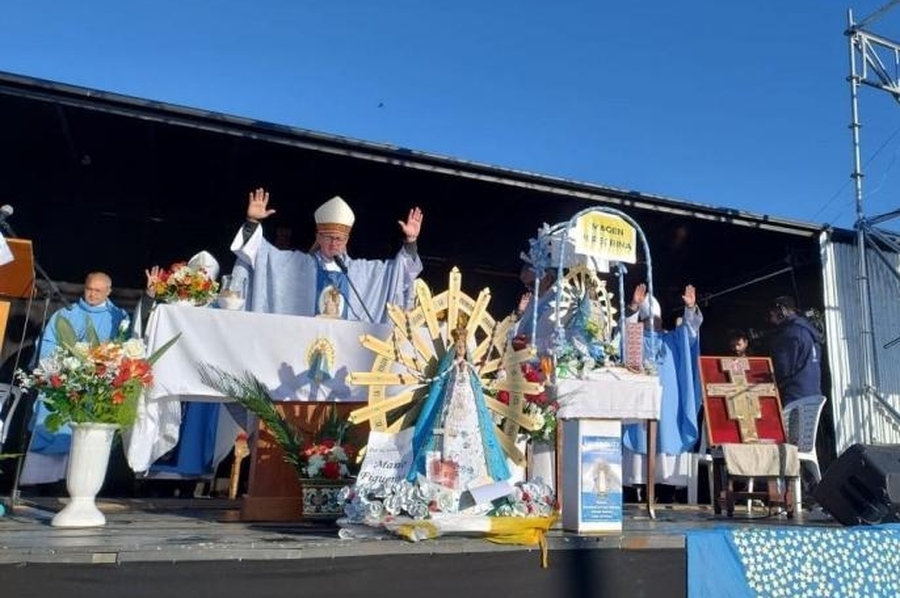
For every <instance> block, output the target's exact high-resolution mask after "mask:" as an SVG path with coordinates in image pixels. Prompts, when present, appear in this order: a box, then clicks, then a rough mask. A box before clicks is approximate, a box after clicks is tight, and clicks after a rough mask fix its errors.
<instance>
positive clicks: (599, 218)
mask: <svg viewBox="0 0 900 598" xmlns="http://www.w3.org/2000/svg"><path fill="white" fill-rule="evenodd" d="M573 233H574V237H575V238H574V241H575V252H576V253H579V254H582V255H589V256H593V257H595V258H598V259H602V260H608V261H614V262H625V263H628V264H633V263H635V262H636V261H637V234H636V232H635V229H634V227H633V226H631V225H630V224H628V223H627V222H625V220H623V219H622V218H621V217H619V216H615V215H612V214H604V213H598V212H592V213H588V214H585V215H584V216H581V217H580V218H579V219H578V222H577V223H576V224H575V229H574V231H573Z"/></svg>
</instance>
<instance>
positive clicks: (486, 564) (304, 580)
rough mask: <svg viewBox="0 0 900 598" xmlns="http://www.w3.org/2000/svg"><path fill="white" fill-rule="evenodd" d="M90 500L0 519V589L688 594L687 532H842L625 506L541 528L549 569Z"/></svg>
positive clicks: (491, 555)
mask: <svg viewBox="0 0 900 598" xmlns="http://www.w3.org/2000/svg"><path fill="white" fill-rule="evenodd" d="M98 503H99V505H100V507H101V509H102V510H103V511H104V513H105V514H106V516H107V520H108V521H107V524H106V525H105V526H103V527H97V528H85V529H60V528H54V527H52V526H50V519H51V518H52V516H53V514H54V512H55V511H56V510H58V509H59V508H61V507H62V505H63V502H62V501H61V499H57V498H28V499H22V500H21V501H20V502H19V503H17V505H16V507H15V508H14V509H13V510H12V512H7V514H6V515H5V516H4V517H2V518H0V547H2V550H0V584H2V586H3V587H6V588H9V587H14V588H15V587H21V588H22V589H23V590H29V591H28V592H26V594H20V593H15V594H11V595H16V596H23V595H31V593H30V591H34V593H33V595H35V596H37V595H46V594H39V593H37V588H41V589H43V590H45V591H48V592H49V591H56V590H57V589H59V588H60V587H63V586H66V587H67V588H69V589H68V590H67V592H68V593H69V595H70V596H77V595H78V592H77V591H75V593H72V587H73V586H72V581H73V577H74V578H76V579H80V580H82V581H83V582H84V584H85V592H87V591H88V590H89V588H90V584H89V582H88V580H89V579H91V577H92V576H95V575H96V576H97V579H110V577H109V576H110V575H112V576H123V579H129V578H130V577H129V576H128V573H127V572H129V571H131V572H134V574H135V575H136V576H138V577H140V578H141V579H143V580H144V581H142V582H141V584H144V586H146V588H147V595H152V594H151V593H150V590H149V588H150V587H155V588H156V589H155V591H156V592H157V593H156V594H155V595H156V596H158V595H159V592H165V591H166V590H165V589H164V587H162V586H160V585H158V584H159V583H161V582H162V580H163V579H168V580H170V581H171V580H172V579H179V578H183V579H184V581H185V583H188V584H191V583H195V584H198V585H197V586H196V587H197V588H201V587H207V589H209V588H211V587H212V586H216V587H218V588H219V589H218V590H216V591H215V592H213V591H212V590H211V589H210V593H212V594H213V595H216V596H230V595H235V596H237V595H241V594H240V593H239V591H243V592H249V591H253V592H255V593H257V594H259V595H276V594H278V592H279V588H281V587H282V586H281V585H279V584H284V589H287V588H290V587H291V580H292V579H293V583H294V584H298V583H300V584H302V586H303V587H307V589H311V590H312V589H314V588H318V589H317V590H315V591H312V592H311V593H307V594H306V595H313V596H315V595H325V594H326V593H325V591H324V588H332V589H333V588H335V587H343V586H342V583H343V582H342V581H341V579H342V578H343V577H344V576H345V575H349V574H350V573H351V572H352V573H353V575H354V576H355V577H356V578H358V579H359V583H360V584H361V585H360V586H359V587H357V586H348V587H346V588H344V589H343V590H342V593H341V594H337V595H342V596H354V595H359V596H369V597H371V596H379V595H395V594H392V592H393V591H395V590H396V588H395V587H392V584H395V583H396V581H391V580H392V579H397V578H398V579H404V580H406V582H409V583H413V582H414V581H415V580H416V579H418V581H416V582H415V583H417V584H418V585H419V588H420V589H421V590H423V591H426V592H427V594H428V595H429V598H432V597H434V596H444V595H447V596H450V595H458V594H453V591H452V588H455V587H458V588H460V591H466V592H470V594H469V595H472V596H480V595H488V592H490V593H492V594H495V595H511V596H517V597H518V596H532V595H534V596H545V597H546V596H582V595H583V596H588V595H593V596H598V595H602V596H619V595H623V596H624V595H628V596H637V597H641V596H646V597H651V596H667V597H669V596H687V557H686V549H685V546H686V537H687V535H688V533H689V532H690V531H692V530H693V531H697V530H715V529H720V528H723V527H725V528H735V529H740V528H759V527H767V528H779V529H781V528H798V527H818V528H832V527H834V528H840V526H839V524H837V523H836V522H834V521H833V520H832V519H831V518H830V517H828V516H827V515H825V514H822V513H820V512H812V513H810V512H804V513H803V514H801V516H799V517H796V518H794V519H787V518H786V517H784V516H769V515H768V512H767V511H766V510H764V509H762V508H757V509H754V510H753V511H752V512H751V513H749V514H748V513H747V512H746V511H745V510H743V509H741V510H738V512H736V513H735V516H734V517H733V518H728V517H725V516H716V515H714V514H713V512H712V509H711V508H710V507H689V506H685V505H677V504H676V505H658V507H657V511H656V513H657V519H655V520H651V519H650V518H649V517H648V516H647V515H646V512H645V510H644V509H643V507H642V506H641V505H637V504H629V505H626V517H625V520H624V531H623V532H622V533H615V534H596V535H577V534H572V533H567V532H564V531H562V530H561V529H558V528H557V529H553V530H551V532H550V534H549V535H548V546H549V563H548V565H549V566H548V567H547V568H546V569H542V568H541V564H540V560H541V559H540V550H539V549H538V548H536V547H525V546H508V545H497V544H492V543H490V542H487V541H485V540H482V539H478V538H466V537H452V536H445V537H441V538H437V539H433V540H427V541H423V542H418V543H413V542H409V541H406V540H402V539H399V538H396V537H394V536H391V535H388V534H384V535H381V536H378V537H372V538H366V539H341V538H340V537H339V535H338V528H337V527H336V526H333V525H323V524H304V523H293V524H288V523H247V522H242V521H240V519H239V510H240V503H239V501H230V500H227V499H216V498H210V499H195V498H190V499H177V498H176V499H170V498H166V499H149V498H148V499H100V500H99V501H98ZM85 565H98V566H99V567H85ZM150 572H158V573H159V574H161V575H162V576H160V575H157V573H150ZM240 572H243V574H244V575H249V576H252V577H253V578H254V579H255V582H254V583H255V585H254V588H255V589H253V588H249V587H247V586H246V585H244V583H243V582H242V581H241V580H242V579H243V576H242V575H239V573H240ZM104 576H105V577H104ZM173 576H174V577H173ZM420 576H424V577H423V578H422V579H419V577H420ZM464 582H465V583H464ZM57 583H58V584H59V585H56V584H57ZM123 583H125V582H124V581H123ZM466 583H468V585H466ZM209 584H212V586H210V585H209ZM269 584H273V585H269ZM460 584H462V585H460ZM76 585H77V584H76ZM219 586H221V587H219ZM142 587H143V586H142ZM354 587H357V589H356V590H354ZM266 588H268V590H266ZM380 590H384V591H383V592H381V591H380ZM388 590H391V591H388ZM471 590H474V592H472V591H471ZM269 591H271V592H272V593H268V592H269ZM297 591H300V587H299V586H298V587H297ZM136 592H137V594H130V595H133V596H140V595H143V594H142V592H143V590H142V589H139V588H138V589H136ZM327 593H328V594H329V595H335V594H332V592H331V590H329V592H327ZM85 595H88V594H87V593H86V594H85ZM194 595H196V594H194ZM204 595H206V593H204ZM243 595H244V596H246V593H244V594H243Z"/></svg>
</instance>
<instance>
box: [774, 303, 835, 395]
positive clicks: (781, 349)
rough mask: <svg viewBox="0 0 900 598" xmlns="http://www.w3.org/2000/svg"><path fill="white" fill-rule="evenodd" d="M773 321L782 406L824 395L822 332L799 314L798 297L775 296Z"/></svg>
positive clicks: (776, 372)
mask: <svg viewBox="0 0 900 598" xmlns="http://www.w3.org/2000/svg"><path fill="white" fill-rule="evenodd" d="M769 322H770V323H772V324H773V325H774V326H775V330H774V332H773V334H772V338H771V343H770V351H771V355H772V365H773V366H774V368H775V382H776V384H777V385H778V392H779V393H780V394H781V402H782V405H787V404H789V403H790V402H792V401H795V400H797V399H800V398H803V397H808V396H814V395H815V396H818V395H821V394H822V369H821V365H822V362H821V360H822V335H821V333H820V332H819V331H818V329H816V327H815V326H813V325H812V323H810V321H809V320H807V319H806V318H805V317H803V316H802V315H800V314H798V313H797V305H796V303H795V302H794V299H793V298H792V297H788V296H783V297H778V298H776V299H775V302H774V305H773V306H772V307H771V308H769Z"/></svg>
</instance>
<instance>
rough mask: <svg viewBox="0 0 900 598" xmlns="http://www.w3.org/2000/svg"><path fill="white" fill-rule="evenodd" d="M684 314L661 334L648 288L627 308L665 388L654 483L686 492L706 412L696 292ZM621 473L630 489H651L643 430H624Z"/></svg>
mask: <svg viewBox="0 0 900 598" xmlns="http://www.w3.org/2000/svg"><path fill="white" fill-rule="evenodd" d="M682 298H683V299H684V313H683V316H682V317H681V318H679V321H678V324H677V325H676V326H675V328H674V329H672V330H668V331H664V330H663V329H662V319H661V309H660V306H659V303H658V302H657V301H656V298H655V297H650V296H649V295H648V294H647V288H646V285H643V284H641V285H638V286H637V287H636V288H635V291H634V295H633V298H632V302H631V304H630V305H629V306H627V308H626V313H625V315H626V319H629V320H630V321H640V322H643V323H644V361H645V362H647V361H648V360H650V361H652V362H653V364H654V366H655V367H656V371H657V374H658V375H659V382H660V385H661V386H662V401H661V405H660V416H659V427H658V436H657V453H658V455H657V459H656V464H657V470H656V482H659V483H664V484H671V485H673V486H684V485H685V484H686V483H687V478H686V476H687V471H688V470H687V468H688V466H689V455H688V453H689V452H690V451H691V450H693V446H694V443H695V442H696V441H697V439H698V438H699V430H700V428H699V422H698V414H699V413H700V409H701V407H702V406H703V394H702V386H701V382H700V369H699V351H700V349H699V345H700V342H699V334H700V325H701V324H702V323H703V314H702V313H701V312H700V308H699V307H698V306H697V297H696V290H695V289H694V287H693V286H691V285H687V286H686V287H685V290H684V295H683V296H682ZM623 447H624V449H623V450H624V454H623V471H624V474H625V478H626V480H625V483H626V484H635V483H647V480H644V479H643V478H644V472H645V471H646V467H645V466H644V464H643V459H644V458H645V455H646V453H647V445H646V435H645V433H644V426H643V425H642V424H630V425H627V426H625V429H624V434H623Z"/></svg>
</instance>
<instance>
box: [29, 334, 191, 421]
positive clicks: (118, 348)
mask: <svg viewBox="0 0 900 598" xmlns="http://www.w3.org/2000/svg"><path fill="white" fill-rule="evenodd" d="M55 331H56V338H57V341H58V345H57V346H56V347H55V348H54V349H53V352H52V353H50V355H48V356H47V357H45V358H44V359H42V360H41V363H40V365H39V366H38V367H37V368H35V369H34V370H32V372H31V373H30V374H28V373H26V372H24V371H23V370H18V371H17V372H16V379H17V381H18V384H19V386H20V387H22V388H23V389H31V388H33V389H35V390H37V391H38V392H39V393H40V394H41V400H42V401H43V402H44V404H45V405H46V407H47V410H48V412H49V414H48V415H47V419H46V421H45V426H46V427H47V429H48V430H49V431H51V432H55V431H57V430H58V429H59V428H60V427H61V426H63V425H65V424H70V423H75V424H81V423H105V424H115V425H117V426H119V427H122V428H124V427H128V426H130V425H131V424H132V423H134V419H135V417H136V415H137V401H138V397H140V395H141V393H142V392H143V390H144V389H145V388H147V387H148V386H149V385H150V384H151V383H152V382H153V372H152V366H153V364H154V363H155V362H156V360H157V359H159V358H160V357H161V356H162V354H163V353H164V352H165V351H166V350H167V349H168V348H169V347H171V346H172V344H174V343H175V341H177V340H178V337H177V336H176V337H175V338H173V339H171V340H170V341H169V342H167V343H166V344H165V345H163V346H162V347H160V348H159V349H158V350H157V351H156V352H154V353H153V355H150V356H148V355H147V349H146V347H145V346H144V343H143V341H142V340H140V339H128V340H124V339H123V338H121V337H119V338H117V339H113V340H109V341H103V342H101V341H100V340H99V338H98V336H97V333H96V331H95V330H94V328H93V326H92V325H91V323H90V320H88V326H87V329H86V337H87V340H86V341H78V340H77V335H76V333H75V329H74V328H73V327H72V324H71V323H70V322H69V321H68V320H66V319H65V318H63V317H59V318H57V319H56V329H55Z"/></svg>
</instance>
